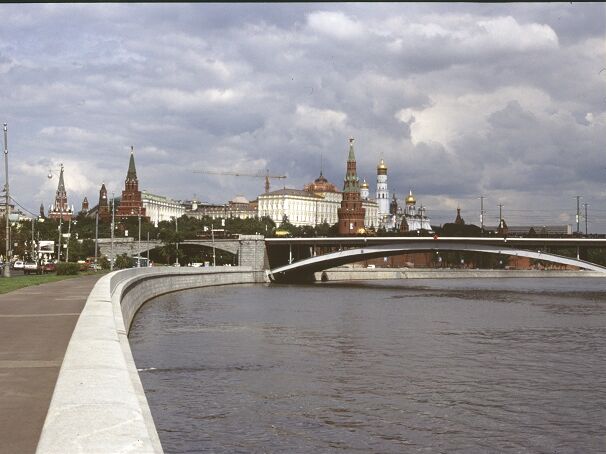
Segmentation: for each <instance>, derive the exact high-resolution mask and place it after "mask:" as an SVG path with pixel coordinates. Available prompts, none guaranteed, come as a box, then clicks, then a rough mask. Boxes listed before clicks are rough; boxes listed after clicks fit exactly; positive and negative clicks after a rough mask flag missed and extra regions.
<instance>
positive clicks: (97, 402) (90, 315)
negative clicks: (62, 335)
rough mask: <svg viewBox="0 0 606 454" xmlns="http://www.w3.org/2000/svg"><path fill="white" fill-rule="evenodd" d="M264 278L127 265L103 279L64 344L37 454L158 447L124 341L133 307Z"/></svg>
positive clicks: (233, 271) (242, 272) (236, 271)
mask: <svg viewBox="0 0 606 454" xmlns="http://www.w3.org/2000/svg"><path fill="white" fill-rule="evenodd" d="M263 280H264V273H263V272H259V271H255V272H253V271H252V268H245V267H230V268H187V269H184V268H181V269H179V268H145V269H131V270H125V271H117V272H114V273H110V274H108V275H107V276H105V277H103V278H101V279H100V280H99V281H98V282H97V284H96V285H95V287H94V288H93V290H92V292H91V293H90V295H89V296H88V299H87V301H86V305H85V306H84V309H83V310H82V313H81V315H80V318H79V319H78V323H77V325H76V328H75V329H74V332H73V335H72V337H71V339H70V342H69V345H68V347H67V351H66V353H65V358H64V360H63V364H62V366H61V370H60V373H59V378H58V380H57V384H56V386H55V390H54V394H53V397H52V401H51V404H50V408H49V410H48V413H47V416H46V421H45V423H44V427H43V430H42V435H41V437H40V441H39V443H38V448H37V452H38V453H48V454H50V453H53V454H55V453H59V452H61V453H82V452H86V453H106V452H123V453H126V452H146V453H147V452H155V453H158V452H162V446H161V444H160V440H159V438H158V434H157V432H156V428H155V425H154V422H153V419H152V416H151V412H150V410H149V406H148V404H147V399H146V398H145V394H144V392H143V387H142V385H141V381H140V379H139V374H138V373H137V368H136V366H135V363H134V361H133V357H132V353H131V350H130V346H129V343H128V330H129V327H130V324H131V322H132V320H133V317H134V316H135V314H136V312H137V310H138V309H139V308H140V307H141V306H142V305H143V304H144V303H145V302H146V301H148V300H150V299H152V298H154V297H156V296H158V295H161V294H165V293H170V292H175V291H179V290H185V289H189V288H196V287H205V286H212V285H227V284H243V283H254V282H263Z"/></svg>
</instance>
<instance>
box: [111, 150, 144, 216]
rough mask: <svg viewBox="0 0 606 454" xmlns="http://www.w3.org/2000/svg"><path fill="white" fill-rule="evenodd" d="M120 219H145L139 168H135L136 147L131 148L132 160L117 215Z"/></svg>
mask: <svg viewBox="0 0 606 454" xmlns="http://www.w3.org/2000/svg"><path fill="white" fill-rule="evenodd" d="M116 216H118V217H130V216H137V217H138V216H141V217H145V208H144V207H143V202H142V200H141V191H139V179H138V178H137V168H136V167H135V151H134V147H132V146H131V147H130V160H129V162H128V172H127V173H126V180H125V182H124V191H122V198H121V199H120V206H119V207H118V212H117V213H116Z"/></svg>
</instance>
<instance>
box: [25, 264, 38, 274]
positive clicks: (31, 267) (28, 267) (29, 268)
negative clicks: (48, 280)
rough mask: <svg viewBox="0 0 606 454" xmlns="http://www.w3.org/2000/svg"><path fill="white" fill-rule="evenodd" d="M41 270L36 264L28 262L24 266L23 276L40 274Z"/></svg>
mask: <svg viewBox="0 0 606 454" xmlns="http://www.w3.org/2000/svg"><path fill="white" fill-rule="evenodd" d="M40 272H41V269H40V267H39V266H38V264H37V263H36V262H26V263H25V265H23V274H32V273H33V274H40Z"/></svg>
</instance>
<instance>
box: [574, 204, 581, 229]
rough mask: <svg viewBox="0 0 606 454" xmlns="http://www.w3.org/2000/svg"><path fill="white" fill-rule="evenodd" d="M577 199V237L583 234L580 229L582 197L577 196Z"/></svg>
mask: <svg viewBox="0 0 606 454" xmlns="http://www.w3.org/2000/svg"><path fill="white" fill-rule="evenodd" d="M575 197H576V199H577V235H578V234H579V233H581V229H580V228H579V221H580V217H581V211H580V206H579V200H580V198H581V196H580V195H577V196H575Z"/></svg>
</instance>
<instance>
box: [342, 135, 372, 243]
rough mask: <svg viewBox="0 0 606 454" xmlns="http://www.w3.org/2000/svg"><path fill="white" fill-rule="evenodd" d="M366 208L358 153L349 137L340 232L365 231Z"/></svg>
mask: <svg viewBox="0 0 606 454" xmlns="http://www.w3.org/2000/svg"><path fill="white" fill-rule="evenodd" d="M365 211H366V210H365V209H364V208H363V207H362V200H361V198H360V179H359V178H358V174H357V171H356V154H355V152H354V139H353V138H351V139H349V155H348V156H347V172H346V173H345V180H344V182H343V200H342V201H341V208H339V209H338V210H337V214H338V217H339V234H340V235H356V234H358V233H360V232H363V231H364V215H365Z"/></svg>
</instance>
